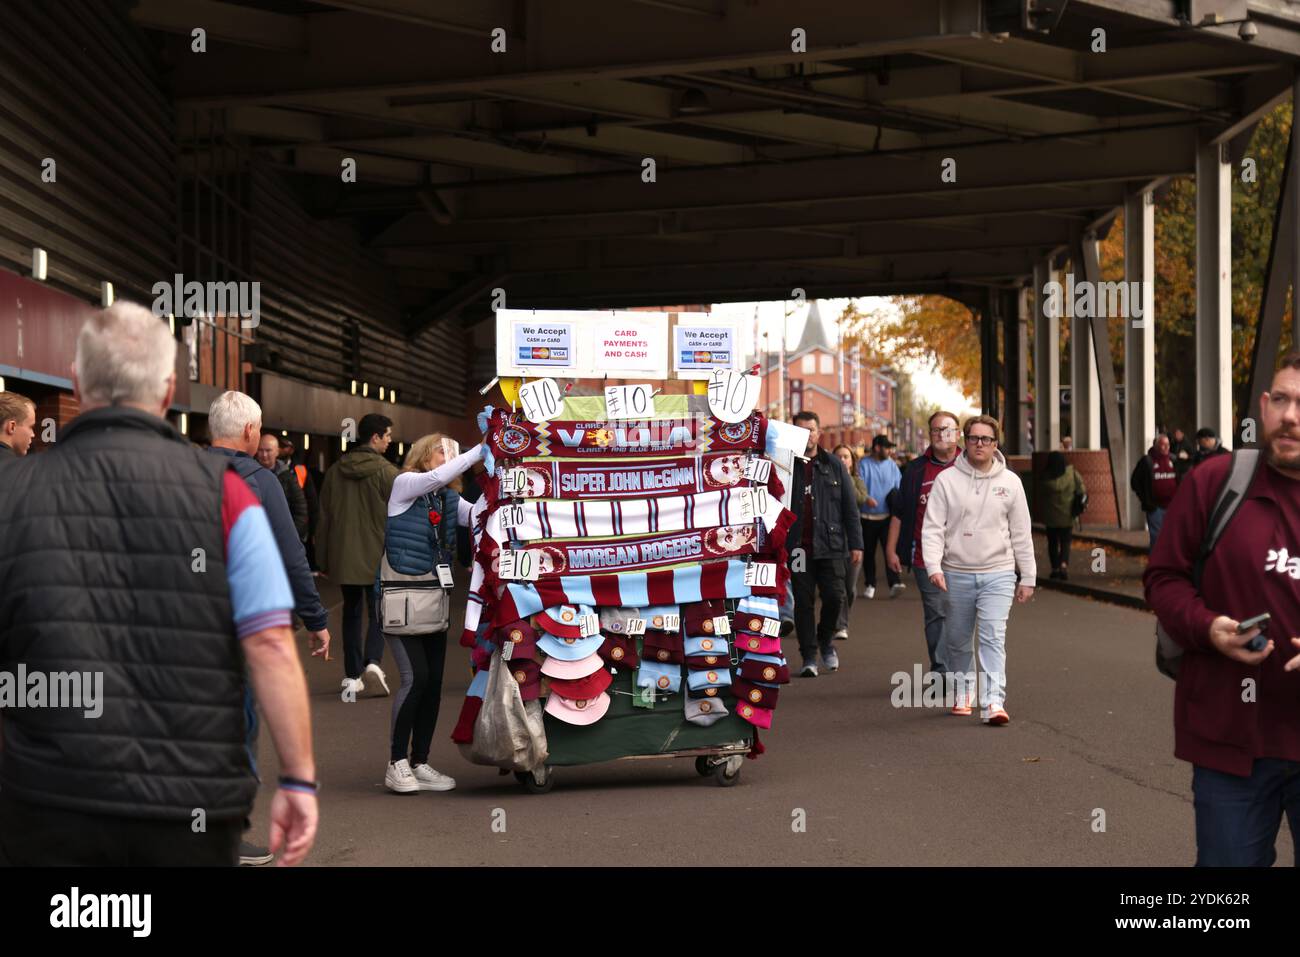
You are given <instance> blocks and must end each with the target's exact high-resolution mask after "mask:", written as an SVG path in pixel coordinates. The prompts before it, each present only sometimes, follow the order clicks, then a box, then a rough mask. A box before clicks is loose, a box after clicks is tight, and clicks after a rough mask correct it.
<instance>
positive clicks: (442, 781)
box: [384, 433, 486, 794]
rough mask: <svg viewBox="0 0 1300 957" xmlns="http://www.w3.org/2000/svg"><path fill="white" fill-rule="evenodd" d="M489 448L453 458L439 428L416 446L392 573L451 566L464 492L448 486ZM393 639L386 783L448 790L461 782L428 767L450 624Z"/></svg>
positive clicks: (394, 523)
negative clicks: (395, 675)
mask: <svg viewBox="0 0 1300 957" xmlns="http://www.w3.org/2000/svg"><path fill="white" fill-rule="evenodd" d="M485 450H486V446H483V445H476V446H475V447H474V448H472V449H470V450H469V451H468V452H464V453H462V454H461V455H458V456H456V457H455V458H453V459H451V460H450V461H448V459H447V451H446V445H445V443H444V437H443V436H442V435H440V434H438V433H434V434H432V435H426V436H424V437H423V438H421V439H419V440H417V441H416V442H415V444H414V445H412V446H411V450H410V451H409V452H407V453H406V464H405V466H404V467H403V469H402V471H401V473H400V474H399V475H398V476H397V478H396V479H395V480H394V481H393V492H392V495H391V496H389V499H388V518H387V524H386V526H385V529H384V555H385V556H386V557H387V559H388V564H389V565H390V566H391V567H392V569H393V571H395V572H398V573H400V574H402V575H425V574H428V573H429V572H432V571H434V570H435V569H436V568H437V566H438V565H441V564H446V565H448V566H449V567H450V565H451V561H452V556H454V555H455V553H456V541H455V534H456V526H457V524H458V521H457V519H458V516H457V511H458V498H457V496H456V493H455V492H454V491H453V489H452V488H449V487H448V486H450V485H452V483H453V482H455V481H457V479H458V476H460V475H461V474H462V473H463V472H465V471H466V470H467V469H469V468H470V467H471V466H473V465H474V464H475V463H477V462H480V461H482V459H483V453H484V451H485ZM387 637H388V641H389V647H390V648H391V649H392V652H393V657H394V658H395V659H396V660H397V668H398V671H399V673H400V674H401V679H402V683H401V687H400V688H398V690H397V695H396V696H395V697H394V698H393V717H392V749H391V751H392V753H391V755H390V757H389V764H388V770H387V772H386V773H385V774H384V785H385V787H387V788H388V789H389V790H390V791H395V792H397V793H398V794H409V793H412V792H415V791H450V790H451V789H452V788H454V787H455V786H456V781H455V780H454V779H453V778H451V777H449V776H448V775H446V774H443V773H441V772H439V771H435V770H434V769H433V768H432V767H430V766H429V747H430V746H431V744H432V743H433V730H434V727H435V726H436V725H437V723H438V706H439V704H440V703H441V702H442V672H443V664H444V662H445V660H446V656H447V632H446V629H443V630H442V631H437V632H432V633H430V634H416V635H388V636H387ZM408 755H409V757H408Z"/></svg>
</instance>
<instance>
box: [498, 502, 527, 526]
mask: <svg viewBox="0 0 1300 957" xmlns="http://www.w3.org/2000/svg"><path fill="white" fill-rule="evenodd" d="M524 518H525V516H524V507H523V506H522V505H505V506H502V508H501V527H502V528H518V527H519V526H520V525H522V524H524Z"/></svg>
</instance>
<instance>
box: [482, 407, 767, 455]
mask: <svg viewBox="0 0 1300 957" xmlns="http://www.w3.org/2000/svg"><path fill="white" fill-rule="evenodd" d="M766 436H767V420H766V419H765V418H764V416H763V415H762V413H759V412H755V413H753V414H752V415H751V416H750V417H749V418H747V419H745V420H743V421H741V422H730V423H729V422H721V421H718V420H717V419H714V418H712V417H710V416H701V415H690V416H686V417H683V418H677V419H643V420H632V419H626V420H610V419H604V418H590V419H580V420H564V419H552V420H551V421H550V422H547V423H545V424H544V425H539V424H537V423H535V422H529V421H528V420H527V419H526V418H524V417H523V416H522V415H520V414H519V413H516V412H507V411H506V410H505V409H494V410H493V411H492V414H491V416H490V418H489V421H488V431H487V443H488V447H489V448H491V449H492V451H493V452H494V453H495V454H496V455H498V456H500V457H501V458H504V459H521V458H525V457H529V456H539V455H540V456H552V457H555V458H586V457H588V456H596V455H600V456H604V455H620V456H630V455H640V456H645V455H671V454H674V453H675V454H678V455H680V454H682V453H683V452H686V453H690V452H694V453H704V452H725V451H733V452H746V451H756V452H762V451H764V449H765V447H766Z"/></svg>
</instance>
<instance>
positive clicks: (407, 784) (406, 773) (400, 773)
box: [384, 758, 420, 794]
mask: <svg viewBox="0 0 1300 957" xmlns="http://www.w3.org/2000/svg"><path fill="white" fill-rule="evenodd" d="M384 787H386V788H388V790H390V791H395V792H396V793H398V794H414V793H415V792H416V791H418V790H420V782H419V781H417V780H416V778H415V774H414V773H413V772H412V771H411V762H410V761H408V760H406V758H402V760H400V761H393V762H392V763H390V764H389V765H388V770H387V771H385V772H384Z"/></svg>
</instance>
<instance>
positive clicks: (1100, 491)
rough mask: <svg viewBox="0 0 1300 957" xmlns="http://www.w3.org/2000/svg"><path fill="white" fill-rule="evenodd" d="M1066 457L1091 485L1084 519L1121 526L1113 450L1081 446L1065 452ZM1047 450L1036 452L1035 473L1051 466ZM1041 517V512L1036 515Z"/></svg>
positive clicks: (1097, 523)
mask: <svg viewBox="0 0 1300 957" xmlns="http://www.w3.org/2000/svg"><path fill="white" fill-rule="evenodd" d="M1062 454H1063V455H1064V456H1065V461H1066V462H1068V463H1069V464H1070V465H1073V466H1074V468H1075V469H1076V470H1077V471H1078V473H1079V475H1080V476H1082V477H1083V484H1084V485H1086V486H1087V488H1088V507H1087V508H1086V509H1084V512H1083V515H1082V516H1081V517H1080V521H1081V522H1082V523H1083V524H1084V525H1113V526H1116V527H1118V526H1119V509H1118V507H1117V506H1116V504H1115V488H1114V483H1113V481H1112V480H1111V476H1110V452H1108V451H1107V450H1106V449H1099V450H1079V451H1072V452H1064V453H1062ZM1047 455H1048V453H1047V452H1035V453H1034V474H1038V473H1039V472H1040V471H1042V470H1043V469H1045V468H1046V467H1047ZM1035 517H1037V516H1035Z"/></svg>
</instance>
